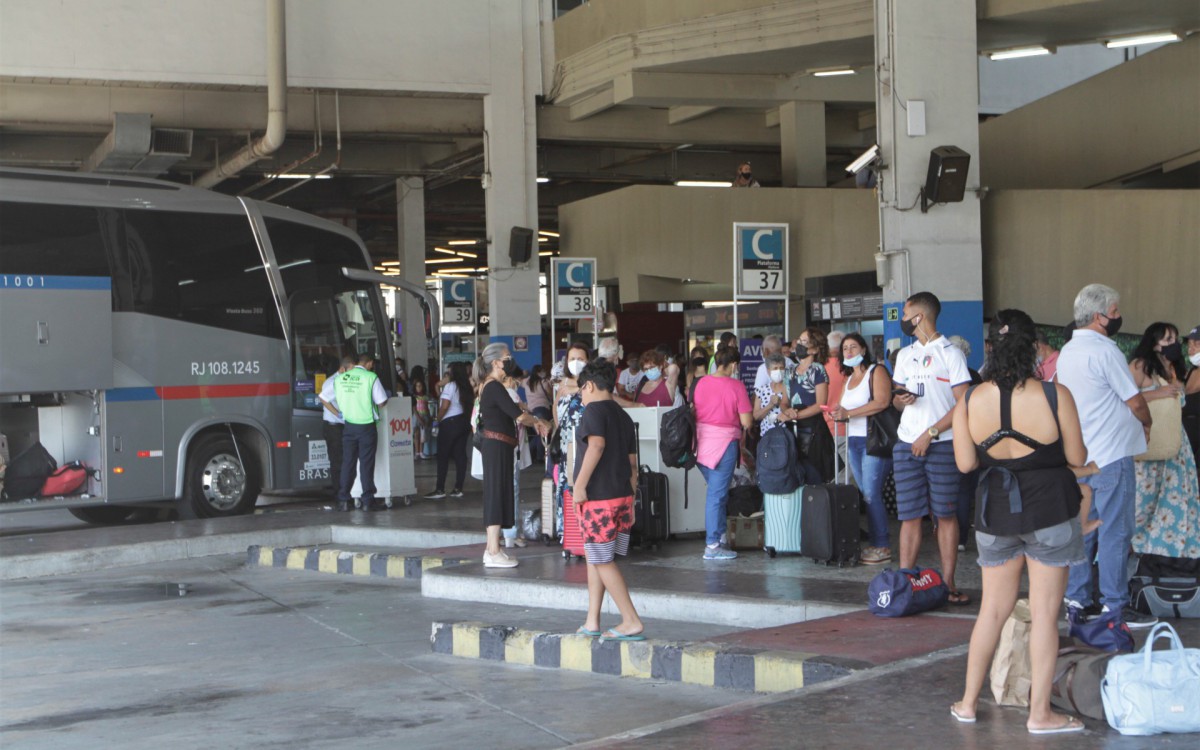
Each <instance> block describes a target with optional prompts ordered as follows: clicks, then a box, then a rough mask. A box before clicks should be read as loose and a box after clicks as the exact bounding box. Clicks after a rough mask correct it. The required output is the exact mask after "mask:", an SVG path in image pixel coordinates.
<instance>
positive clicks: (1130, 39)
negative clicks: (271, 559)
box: [1104, 31, 1179, 49]
mask: <svg viewBox="0 0 1200 750" xmlns="http://www.w3.org/2000/svg"><path fill="white" fill-rule="evenodd" d="M1178 41H1179V35H1178V34H1176V33H1175V32H1173V31H1163V32H1160V33H1156V34H1142V35H1141V36H1126V37H1121V38H1119V39H1109V40H1108V41H1107V42H1105V43H1104V46H1105V47H1108V48H1109V49H1117V48H1118V47H1137V46H1140V45H1143V44H1158V43H1159V42H1178Z"/></svg>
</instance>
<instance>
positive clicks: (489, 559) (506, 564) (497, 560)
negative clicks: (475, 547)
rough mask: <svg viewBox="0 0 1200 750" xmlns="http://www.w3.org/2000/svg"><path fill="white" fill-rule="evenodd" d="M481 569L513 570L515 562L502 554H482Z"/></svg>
mask: <svg viewBox="0 0 1200 750" xmlns="http://www.w3.org/2000/svg"><path fill="white" fill-rule="evenodd" d="M483 567H485V568H515V567H517V561H516V560H515V559H513V558H511V557H509V556H508V555H506V554H504V553H503V552H497V553H496V554H494V555H493V554H492V553H490V552H484V553H483Z"/></svg>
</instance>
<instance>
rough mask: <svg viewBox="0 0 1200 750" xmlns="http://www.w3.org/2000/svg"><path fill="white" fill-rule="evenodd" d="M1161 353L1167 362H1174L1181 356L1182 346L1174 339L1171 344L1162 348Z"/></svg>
mask: <svg viewBox="0 0 1200 750" xmlns="http://www.w3.org/2000/svg"><path fill="white" fill-rule="evenodd" d="M1162 355H1163V356H1164V357H1166V358H1167V361H1168V362H1174V361H1176V360H1177V359H1179V358H1180V357H1182V356H1183V347H1181V346H1180V345H1179V342H1178V341H1176V342H1175V343H1173V344H1167V345H1166V346H1164V347H1163V348H1162Z"/></svg>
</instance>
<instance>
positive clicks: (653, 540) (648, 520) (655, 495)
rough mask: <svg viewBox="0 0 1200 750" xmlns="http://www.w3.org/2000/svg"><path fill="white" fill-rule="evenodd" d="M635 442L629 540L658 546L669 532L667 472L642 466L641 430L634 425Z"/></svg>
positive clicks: (639, 543)
mask: <svg viewBox="0 0 1200 750" xmlns="http://www.w3.org/2000/svg"><path fill="white" fill-rule="evenodd" d="M634 430H635V435H636V438H635V440H636V441H637V459H638V488H637V494H636V495H634V497H633V531H632V533H631V534H630V537H631V541H632V542H633V543H634V544H636V545H637V546H639V547H652V548H654V549H658V547H659V545H661V544H662V543H663V542H664V541H665V540H666V538H667V536H668V535H669V534H670V533H671V516H670V513H671V496H670V488H669V486H668V484H667V475H666V474H663V473H662V472H658V471H651V470H650V467H648V466H644V465H642V446H641V431H640V430H638V429H637V425H636V424H635V425H634Z"/></svg>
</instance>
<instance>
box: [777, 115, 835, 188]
mask: <svg viewBox="0 0 1200 750" xmlns="http://www.w3.org/2000/svg"><path fill="white" fill-rule="evenodd" d="M779 151H780V156H781V158H782V161H783V164H782V168H783V169H782V174H783V186H784V187H821V188H823V187H825V102H788V103H786V104H783V105H781V106H780V107H779Z"/></svg>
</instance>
